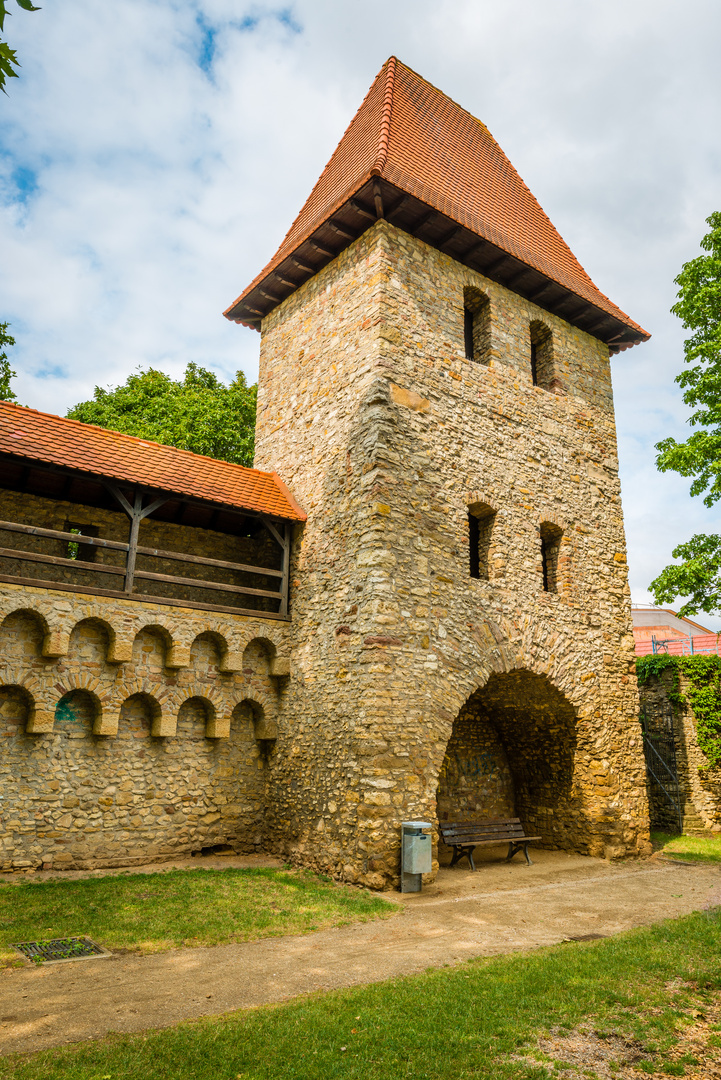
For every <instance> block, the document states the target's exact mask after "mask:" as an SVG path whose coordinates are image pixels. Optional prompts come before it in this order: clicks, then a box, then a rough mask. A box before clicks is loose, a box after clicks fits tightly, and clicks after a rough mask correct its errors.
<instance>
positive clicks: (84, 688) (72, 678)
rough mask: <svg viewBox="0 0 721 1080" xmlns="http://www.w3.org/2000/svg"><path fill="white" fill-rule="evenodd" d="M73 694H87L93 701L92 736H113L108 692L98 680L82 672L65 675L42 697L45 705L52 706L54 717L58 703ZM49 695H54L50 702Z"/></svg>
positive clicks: (114, 729) (114, 726) (114, 723)
mask: <svg viewBox="0 0 721 1080" xmlns="http://www.w3.org/2000/svg"><path fill="white" fill-rule="evenodd" d="M74 693H85V694H88V695H89V696H90V698H91V700H92V701H93V705H94V714H93V726H92V733H93V735H115V733H116V731H117V724H116V722H115V721H114V720H113V717H112V715H111V713H110V712H109V709H108V705H109V702H108V691H107V689H104V688H103V687H101V685H100V682H99V680H98V679H96V678H94V677H93V676H92V675H88V674H87V673H86V672H84V671H79V672H77V673H72V672H68V673H65V674H63V676H62V678H61V679H60V680H59V681H58V682H56V683H54V684H53V686H52V687H50V688H49V689H48V691H47V692H46V694H45V695H44V696H45V700H46V702H47V705H48V706H52V712H53V717H55V712H56V707H57V704H58V701H60V700H61V699H62V698H63V697H67V696H69V695H70V694H74ZM50 695H54V698H53V700H52V701H51V700H50Z"/></svg>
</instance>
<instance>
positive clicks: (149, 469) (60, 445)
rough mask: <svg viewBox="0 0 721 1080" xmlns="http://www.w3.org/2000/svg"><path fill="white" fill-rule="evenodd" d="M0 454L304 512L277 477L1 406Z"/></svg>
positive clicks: (272, 512)
mask: <svg viewBox="0 0 721 1080" xmlns="http://www.w3.org/2000/svg"><path fill="white" fill-rule="evenodd" d="M0 453H3V454H12V455H13V456H14V457H22V458H27V459H29V460H32V461H36V462H42V463H45V464H51V465H60V466H64V467H65V468H68V469H78V470H80V471H81V472H85V473H92V474H93V475H95V476H102V477H105V478H107V479H109V480H120V481H125V482H128V483H131V484H139V485H141V486H143V487H148V488H153V489H156V490H161V491H168V492H172V493H173V494H176V495H184V496H187V497H190V498H195V499H204V500H207V501H209V502H214V503H219V504H221V505H223V506H232V507H235V508H237V509H242V510H254V511H256V512H258V513H262V514H268V515H269V516H272V517H278V518H283V519H285V520H290V521H305V520H306V515H305V513H304V512H303V511H302V510H301V508H300V507H299V506H298V504H297V503H296V502H295V501H294V499H293V497H292V495H291V494H290V492H289V491H288V489H287V488H286V486H285V484H284V483H283V482H282V480H281V479H280V477H279V476H278V475H277V474H276V473H269V472H261V471H260V470H259V469H246V468H244V467H243V466H242V465H234V464H232V463H231V462H228V461H216V460H215V459H214V458H209V457H203V456H201V455H200V454H191V453H190V451H188V450H177V449H176V448H175V447H174V446H161V445H160V444H159V443H156V442H150V441H149V440H146V439H136V438H134V437H133V436H132V435H122V434H121V433H120V432H118V431H107V430H106V429H105V428H99V427H94V426H93V425H91V424H81V423H80V422H79V421H78V420H67V419H64V418H63V417H60V416H53V415H52V414H51V413H42V412H36V410H35V409H25V408H22V407H21V406H20V405H12V404H11V403H10V402H7V401H0Z"/></svg>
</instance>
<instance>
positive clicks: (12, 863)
mask: <svg viewBox="0 0 721 1080" xmlns="http://www.w3.org/2000/svg"><path fill="white" fill-rule="evenodd" d="M286 635H287V627H286V625H285V624H282V623H281V624H279V623H276V622H269V621H267V620H266V621H264V620H263V619H261V618H245V617H243V616H239V615H231V614H225V615H213V614H212V613H208V612H204V611H193V610H192V609H189V608H188V609H186V608H180V607H174V608H167V607H160V606H159V605H155V604H152V603H139V602H134V601H130V600H127V601H125V600H115V599H110V598H105V597H87V596H80V595H77V594H71V593H68V592H57V591H53V590H52V589H29V588H23V587H20V586H13V585H3V586H0V657H2V660H1V661H0V738H1V742H0V868H2V869H4V870H9V869H22V868H36V867H39V866H46V867H47V866H54V867H56V868H72V867H93V866H125V865H132V864H133V863H139V862H144V861H146V860H147V859H148V858H149V857H153V858H161V859H162V858H166V857H172V856H175V855H180V854H190V853H191V852H193V851H198V850H200V849H202V848H204V847H213V846H216V845H219V844H220V845H230V846H231V847H233V848H234V849H235V850H238V851H252V850H258V849H259V848H260V847H261V846H262V845H263V843H264V839H265V820H266V814H267V808H266V803H267V797H268V796H267V777H268V772H269V770H270V769H272V762H273V758H274V755H275V746H276V743H277V742H281V743H282V741H283V735H282V734H280V732H279V725H278V715H279V710H280V706H281V703H282V699H283V694H284V686H285V684H286V683H287V673H288V670H289V666H288V655H287V643H286Z"/></svg>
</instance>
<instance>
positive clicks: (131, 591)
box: [0, 499, 290, 619]
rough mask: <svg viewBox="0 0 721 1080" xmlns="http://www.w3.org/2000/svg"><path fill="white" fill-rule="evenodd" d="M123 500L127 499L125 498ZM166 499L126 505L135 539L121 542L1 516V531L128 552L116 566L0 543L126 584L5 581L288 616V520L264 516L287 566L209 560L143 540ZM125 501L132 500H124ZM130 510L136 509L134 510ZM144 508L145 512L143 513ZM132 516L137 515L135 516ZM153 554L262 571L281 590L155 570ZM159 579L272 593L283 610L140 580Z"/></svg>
mask: <svg viewBox="0 0 721 1080" xmlns="http://www.w3.org/2000/svg"><path fill="white" fill-rule="evenodd" d="M119 501H121V500H120V499H119ZM160 501H165V500H156V501H155V502H154V503H153V504H151V505H150V506H149V507H147V508H146V509H145V511H144V512H143V511H142V509H140V508H139V507H138V506H137V502H138V500H137V499H136V507H132V508H131V507H130V504H128V505H127V507H125V506H124V507H123V508H124V509H125V510H126V513H128V516H129V517H131V530H130V540H129V541H128V543H121V542H120V541H118V540H104V539H102V538H101V537H98V536H84V535H83V534H81V533H77V532H63V531H61V530H59V529H43V528H41V527H39V526H36V525H22V524H19V523H18V522H15V521H0V531H4V532H10V533H21V534H25V535H28V536H37V537H40V538H43V539H51V540H63V541H67V542H68V543H70V544H78V545H80V544H82V545H83V546H84V547H95V548H103V549H106V550H110V551H118V552H122V553H123V554H124V556H125V558H124V560H123V563H124V565H122V566H113V565H109V564H107V563H98V562H89V561H86V560H84V559H77V558H71V557H63V556H58V555H50V554H46V553H45V552H40V551H28V550H25V549H23V548H8V547H0V557H3V558H10V559H18V560H20V561H22V562H29V563H40V564H46V565H51V566H62V567H64V568H66V569H70V568H75V569H77V570H88V571H91V572H92V573H94V574H107V575H110V576H111V577H112V576H115V577H122V578H123V587H122V588H121V589H102V588H95V587H93V586H88V585H81V584H79V583H76V582H71V583H68V582H64V581H55V580H54V579H53V578H28V577H20V576H17V575H11V574H0V581H6V582H14V583H16V584H21V585H31V586H41V587H44V588H48V587H50V588H56V589H63V590H71V591H74V592H84V593H98V594H100V595H104V596H118V597H125V598H128V597H132V599H134V600H146V601H151V602H153V603H160V604H172V605H175V606H186V607H200V608H203V609H210V610H218V611H232V612H236V613H238V614H245V615H257V616H261V617H262V618H269V619H285V618H287V616H288V563H289V555H290V537H289V527H288V525H287V524H285V523H282V524H281V525H280V527H279V528H278V527H276V525H274V524H273V523H272V522H270V521H266V520H264V521H263V524H264V525H265V526H266V528H267V529H268V531H269V532H270V533H271V535H272V536H273V537H274V539H275V540H276V541H277V543H278V544H279V545H280V548H281V564H282V569H280V570H275V569H271V568H270V567H266V566H254V565H251V564H249V563H237V562H229V561H227V560H224V559H209V558H205V557H202V556H199V555H189V554H186V553H185V552H180V551H165V550H163V549H161V548H151V547H145V546H143V545H141V544H138V542H137V540H138V528H137V525H138V524H139V522H140V520H141V518H142V517H146V516H147V515H148V513H151V512H152V510H153V509H156V508H157V506H158V505H159V503H160ZM122 502H123V503H126V502H127V500H125V499H122ZM129 511H130V512H129ZM138 511H139V512H138ZM131 515H132V516H131ZM139 555H147V556H151V557H153V558H157V559H171V560H173V561H176V562H181V563H191V564H193V565H194V566H203V567H208V568H209V569H218V570H230V571H236V572H240V573H244V574H259V575H261V576H263V577H271V578H277V579H278V589H277V590H271V589H256V588H251V587H250V586H248V585H230V584H227V583H225V582H221V581H209V580H208V579H207V578H197V577H180V576H178V575H175V574H160V573H152V572H150V571H149V570H138V569H137V566H136V562H137V557H138V556H139ZM138 581H157V582H161V583H164V584H168V585H178V586H181V587H183V588H187V587H190V588H194V589H210V590H214V591H216V592H219V593H232V594H240V595H242V596H258V597H266V598H270V599H273V600H276V601H278V610H277V611H275V612H270V611H264V610H259V609H257V608H240V607H235V606H228V605H225V606H223V605H221V604H210V603H205V602H203V601H199V600H195V599H184V598H175V597H165V596H156V595H154V594H146V595H143V594H141V593H138V592H136V582H138Z"/></svg>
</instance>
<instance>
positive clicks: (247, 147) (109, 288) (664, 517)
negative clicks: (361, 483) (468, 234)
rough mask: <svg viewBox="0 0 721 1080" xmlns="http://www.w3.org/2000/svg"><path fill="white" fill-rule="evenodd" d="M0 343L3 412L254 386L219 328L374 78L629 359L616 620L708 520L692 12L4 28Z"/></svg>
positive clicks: (712, 122)
mask: <svg viewBox="0 0 721 1080" xmlns="http://www.w3.org/2000/svg"><path fill="white" fill-rule="evenodd" d="M7 25H8V31H7V33H8V36H9V37H10V40H11V44H12V45H13V46H15V47H17V49H18V52H19V56H20V60H21V62H22V65H23V67H22V77H21V78H20V79H18V80H13V81H12V84H11V85H10V87H9V96H8V98H6V99H3V101H2V102H0V115H1V116H2V118H3V130H2V134H1V135H0V235H1V236H2V252H3V257H2V265H1V266H0V295H1V296H2V302H1V304H0V308H1V311H0V317H1V318H7V319H9V320H10V321H11V323H12V330H13V332H14V334H15V336H16V338H17V340H18V346H17V348H16V349H15V350H14V351H13V362H14V365H15V366H16V367H18V368H19V369H20V377H19V379H18V382H17V391H18V393H19V396H20V398H21V400H23V401H24V402H25V403H27V404H31V405H33V406H35V407H38V408H41V409H49V410H52V411H57V412H63V411H64V410H65V409H66V408H67V407H68V406H70V405H72V404H73V403H74V402H76V401H78V400H81V399H83V398H85V397H87V396H89V395H90V393H91V392H92V388H93V385H94V384H95V383H96V382H100V383H101V384H108V383H116V382H119V381H122V380H123V379H124V378H125V377H126V376H127V374H128V373H129V372H130V371H131V370H132V369H133V368H135V367H137V366H138V365H139V364H143V365H147V364H154V365H156V366H160V367H162V368H163V369H164V370H166V371H169V372H174V373H177V372H180V371H182V370H183V368H184V367H185V364H186V363H187V362H188V361H189V360H196V361H199V362H200V363H204V364H207V365H208V366H211V367H214V368H215V369H216V370H218V371H219V372H220V373H221V374H222V375H224V376H226V377H227V376H229V375H231V374H232V372H233V371H234V370H235V369H236V368H237V367H242V368H243V369H244V370H245V371H246V372H247V374H248V375H249V377H250V378H255V375H256V371H257V348H258V338H257V335H255V334H254V333H253V332H251V331H247V330H242V329H240V328H238V327H236V326H234V325H232V324H230V323H228V322H227V321H226V320H225V319H223V318H222V316H221V311H222V309H223V308H224V307H225V306H226V305H227V304H228V303H230V301H231V300H233V298H234V297H235V296H236V295H237V294H238V293H239V292H240V290H241V289H242V288H243V287H244V286H245V285H246V284H247V282H248V281H249V280H250V279H251V278H252V277H253V276H254V275H255V273H256V272H257V271H258V269H259V268H260V267H261V266H263V265H264V264H265V262H266V261H267V259H268V257H269V256H270V255H271V254H272V252H273V251H274V250H275V247H276V246H277V243H278V241H279V240H280V238H281V237H282V235H283V234H284V233H285V231H286V229H287V228H288V226H289V224H290V222H291V221H292V219H293V217H294V216H295V214H296V212H297V210H298V209H299V208H300V205H301V204H302V202H303V200H304V199H305V197H306V195H307V194H308V191H309V190H310V187H311V186H312V184H313V183H314V181H315V179H316V178H317V175H318V173H319V172H320V169H321V168H322V166H323V165H324V164H325V161H326V160H327V158H328V157H329V155H330V153H331V152H332V150H333V148H334V146H335V144H336V143H337V141H338V138H339V137H340V135H341V133H342V131H343V130H344V128H345V127H346V125H347V123H348V120H349V119H350V117H351V116H352V114H353V112H354V111H355V109H356V108H357V106H358V104H359V103H360V100H361V98H362V96H363V95H364V94H365V92H366V90H367V88H368V85H369V84H370V82H371V79H372V78H373V76H374V75H375V73H376V71H377V70H378V68H379V67H380V66H381V64H382V63H383V61H384V60H385V59H386V57H387V56H388V55H390V54H391V53H396V54H397V55H399V56H400V57H401V59H402V60H404V61H405V62H406V63H409V64H410V65H411V66H412V67H414V68H415V69H416V70H418V71H419V72H420V73H421V74H423V75H424V76H425V77H426V78H428V79H429V80H430V81H431V82H434V83H435V84H436V85H438V86H440V87H441V88H442V89H443V90H444V91H445V92H446V93H448V94H450V95H451V96H452V97H454V98H455V99H456V100H457V101H459V102H461V104H463V105H464V106H465V107H466V108H468V109H470V110H471V111H472V112H474V113H475V114H476V115H478V116H480V117H481V118H482V119H483V120H484V121H485V122H486V123H487V124H488V126H489V127H490V129H491V131H492V132H493V133H494V135H495V136H496V138H497V139H498V141H499V142H500V143H501V145H502V146H503V148H504V150H505V151H506V152H507V153H508V155H509V157H510V158H511V160H512V161H513V162H514V164H515V165H516V167H517V168H518V169H519V171H520V173H521V175H522V176H523V177H524V179H525V180H526V182H527V183H528V184H529V186H530V187H531V189H532V190H533V191H534V193H535V194H536V195H537V197H538V198H539V199H540V201H541V203H542V204H543V206H544V208H545V209H546V210H547V212H548V213H549V215H550V217H551V219H552V220H553V221H554V223H555V224H556V225H557V227H558V228H559V229H560V231H561V232H562V234H563V235H564V236H565V238H566V239H567V240H568V242H569V243H570V245H571V247H572V248H573V250H574V251H575V253H576V254H577V255H578V257H579V258H580V259H581V261H582V262H583V264H584V265H585V266H586V268H587V269H588V271H589V272H590V273H591V275H592V277H593V278H594V280H595V281H596V282H597V284H598V285H599V286H600V288H601V289H603V291H604V292H607V293H608V294H609V295H610V296H611V297H612V298H613V299H614V300H615V301H616V302H617V303H619V304H620V306H621V307H623V308H624V309H625V310H627V311H628V312H629V313H630V314H631V315H633V317H634V318H636V319H637V320H638V321H639V322H641V323H642V324H643V325H645V326H646V327H647V328H648V329H650V330H651V331H652V332H653V334H654V337H653V339H652V341H651V342H650V343H649V344H648V345H645V346H641V347H639V348H636V349H634V350H632V351H631V352H629V353H624V354H622V356H621V357H619V358H617V359H616V360H615V361H614V381H615V388H616V401H617V410H618V428H619V442H620V449H621V463H622V474H623V491H624V505H625V511H626V526H627V533H628V540H629V553H630V565H631V576H632V585H633V589H634V597H635V598H637V599H645V594H644V589H645V587H646V586H647V584H648V582H649V581H650V579H651V578H652V577H653V576H654V575H655V574H656V573H658V571H659V570H660V569H661V567H662V566H663V565H665V563H666V562H667V561H668V558H669V553H670V550H671V548H672V546H673V545H674V544H676V543H678V542H680V541H681V540H683V539H685V538H687V537H688V536H689V535H690V534H691V533H692V532H694V531H704V530H709V529H714V528H715V529H718V528H719V521H718V513H716V512H714V511H708V510H706V509H705V508H704V506H703V504H702V502H701V501H700V500H698V499H695V500H692V499H690V498H689V496H688V485H687V482H686V481H684V480H682V479H681V478H679V477H676V476H672V475H668V474H667V475H665V476H661V475H659V474H658V473H657V472H656V470H655V467H654V464H653V460H654V456H655V455H654V451H653V444H654V443H655V442H656V441H658V439H660V438H662V437H664V436H665V435H667V434H675V435H677V436H681V437H683V434H684V420H685V416H686V410H685V407H684V406H683V403H682V402H681V399H680V394H679V392H678V388H677V387H675V386H674V384H673V376H674V375H675V374H676V373H677V372H678V370H679V369H680V366H681V344H682V332H681V330H680V327H679V326H678V324H677V322H676V320H674V319H673V317H672V316H670V315H669V314H668V309H669V307H670V305H671V303H672V302H673V299H674V286H673V278H674V276H675V275H676V274H677V273H678V270H679V269H680V266H681V263H682V262H683V261H684V260H686V259H689V258H692V257H693V256H694V255H695V254H696V253H697V252H698V241H699V239H700V237H701V235H702V233H703V231H704V218H705V217H706V216H707V215H708V214H709V213H710V212H711V211H712V210H715V209H719V208H721V206H720V205H719V195H718V191H719V172H720V170H721V151H720V150H719V144H718V131H719V130H721V92H720V88H719V78H718V63H717V48H718V40H719V31H720V30H721V10H720V9H719V7H718V4H717V3H716V2H715V0H687V2H686V3H684V4H683V5H682V4H680V3H678V0H653V2H652V0H586V2H584V3H583V4H579V3H578V2H577V0H545V2H544V3H543V4H538V3H536V2H534V0H515V2H514V3H505V4H499V3H498V2H497V0H396V2H395V3H394V4H388V3H387V0H384V2H380V0H367V2H366V3H365V4H363V5H362V6H359V5H356V4H350V3H339V2H338V0H298V2H295V3H293V2H288V3H284V2H282V0H281V2H280V3H278V4H272V3H271V4H269V3H249V4H244V3H239V2H238V0H196V2H192V0H117V2H116V3H113V4H107V3H103V4H98V3H97V0H64V2H63V3H62V4H57V3H56V4H53V3H52V2H51V0H48V2H47V3H46V4H45V5H44V7H43V9H42V11H39V12H36V13H34V14H30V13H26V12H23V11H20V9H17V11H16V12H15V13H14V14H13V16H12V19H8V23H7Z"/></svg>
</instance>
